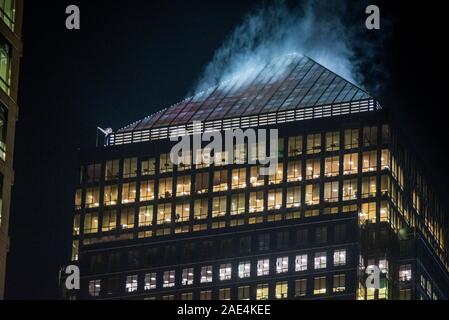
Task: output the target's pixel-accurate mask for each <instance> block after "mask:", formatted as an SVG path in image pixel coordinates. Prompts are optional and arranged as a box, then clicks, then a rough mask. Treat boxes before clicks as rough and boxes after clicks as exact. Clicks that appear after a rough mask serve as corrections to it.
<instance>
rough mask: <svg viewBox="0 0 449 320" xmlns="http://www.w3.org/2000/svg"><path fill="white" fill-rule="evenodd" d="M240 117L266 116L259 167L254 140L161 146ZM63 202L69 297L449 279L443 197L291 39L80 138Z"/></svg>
mask: <svg viewBox="0 0 449 320" xmlns="http://www.w3.org/2000/svg"><path fill="white" fill-rule="evenodd" d="M194 122H196V124H195V125H194V124H193V123H194ZM238 128H241V129H243V130H247V129H263V128H265V129H277V130H278V148H277V150H276V152H277V156H278V159H279V162H278V164H277V167H276V170H274V171H273V172H271V174H270V175H267V176H265V175H262V174H261V171H260V168H261V166H262V165H261V164H260V163H257V162H256V163H255V164H251V163H252V162H251V163H250V161H248V159H249V157H251V155H254V154H256V153H255V150H261V149H264V148H265V146H263V145H261V142H258V143H252V144H248V143H247V142H246V143H245V141H244V142H243V143H241V144H238V143H237V142H236V143H234V145H233V149H234V151H236V152H235V153H234V155H233V156H232V157H230V156H229V150H228V151H222V152H215V153H214V154H213V155H212V156H213V157H214V158H215V162H214V163H213V164H209V163H207V162H201V161H200V162H198V161H193V157H192V156H193V155H194V153H197V152H198V150H192V151H191V152H186V153H183V154H182V162H181V163H179V164H178V165H176V164H173V162H172V161H171V159H170V152H171V150H172V147H173V145H174V144H175V143H176V142H172V141H170V137H171V136H172V135H186V134H187V135H189V139H193V136H195V135H198V134H200V133H211V132H225V131H226V132H229V131H230V130H232V129H238ZM222 143H223V145H224V142H223V141H222ZM207 144H208V143H204V144H203V145H201V148H202V149H201V151H200V152H204V150H207ZM266 149H267V150H268V149H270V146H266ZM253 151H254V152H253ZM270 151H271V150H270ZM74 213H75V214H74V227H73V236H74V240H73V246H72V264H73V263H76V264H78V265H79V266H80V270H81V290H79V291H78V292H75V293H72V296H71V298H78V299H180V300H192V299H194V300H208V299H222V300H227V299H233V300H237V299H251V300H253V299H254V300H256V299H257V300H265V299H360V300H372V299H404V300H406V299H447V298H448V294H449V292H448V289H449V278H448V270H449V269H448V267H449V265H448V262H449V261H448V259H447V257H448V256H447V253H448V251H447V247H446V243H447V240H448V233H447V227H448V221H447V215H446V210H445V208H444V206H443V205H442V204H441V203H440V202H439V201H438V197H437V196H436V195H435V194H434V193H433V192H432V190H431V187H430V186H429V185H428V182H427V180H426V179H425V176H424V175H423V173H422V172H421V171H420V166H419V163H418V162H417V160H416V159H415V157H414V156H413V155H412V154H411V153H410V152H408V147H407V146H406V145H404V144H403V142H402V139H401V133H400V129H399V128H397V127H396V126H395V124H394V121H392V120H391V118H390V116H389V115H388V113H387V112H386V111H385V110H382V109H381V107H380V105H379V103H378V102H377V101H376V100H375V99H374V98H373V97H371V96H370V95H369V94H368V93H367V92H365V91H363V90H362V89H360V88H358V87H357V86H355V85H353V84H351V83H350V82H348V81H346V80H345V79H343V78H341V77H339V76H338V75H336V74H334V73H332V72H331V71H329V70H327V69H326V68H324V67H323V66H321V65H319V64H318V63H316V62H315V61H313V60H311V59H309V58H307V57H303V56H301V55H297V54H291V55H287V56H284V57H282V58H280V59H278V60H274V61H271V62H269V63H267V65H264V66H261V67H260V68H259V69H255V70H253V71H252V72H251V73H250V75H249V76H248V77H246V78H245V79H236V80H234V81H229V82H225V83H222V84H220V85H219V86H217V87H215V88H212V89H210V90H208V91H205V92H202V93H200V94H198V95H196V96H194V97H192V98H189V99H186V100H184V101H182V102H181V103H179V104H176V105H174V106H172V107H170V108H168V109H165V110H163V111H161V112H158V113H156V114H154V115H152V116H150V117H148V118H146V119H144V120H142V121H138V122H136V123H134V124H131V125H130V126H127V127H125V128H123V129H120V130H118V131H117V132H113V133H109V134H108V135H107V136H106V137H105V144H104V146H101V147H98V148H95V149H94V150H85V151H84V152H82V154H81V171H80V180H79V185H78V188H77V191H76V196H75V208H74ZM367 269H368V270H375V272H377V271H378V275H379V276H378V279H379V283H378V284H377V285H375V288H372V287H371V286H369V285H368V287H367V285H366V284H367V283H366V277H367V273H366V272H367Z"/></svg>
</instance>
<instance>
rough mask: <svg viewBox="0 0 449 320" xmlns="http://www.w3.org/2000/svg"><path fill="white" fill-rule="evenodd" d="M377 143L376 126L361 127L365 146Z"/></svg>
mask: <svg viewBox="0 0 449 320" xmlns="http://www.w3.org/2000/svg"><path fill="white" fill-rule="evenodd" d="M376 144H377V127H365V128H363V145H364V146H365V147H370V146H375V145H376Z"/></svg>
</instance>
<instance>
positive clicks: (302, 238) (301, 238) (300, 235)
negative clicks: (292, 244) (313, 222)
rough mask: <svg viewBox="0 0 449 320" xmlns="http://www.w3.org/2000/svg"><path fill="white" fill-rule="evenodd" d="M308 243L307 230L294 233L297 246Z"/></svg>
mask: <svg viewBox="0 0 449 320" xmlns="http://www.w3.org/2000/svg"><path fill="white" fill-rule="evenodd" d="M308 242H309V230H307V229H300V230H298V231H296V243H297V244H298V245H305V244H307V243H308Z"/></svg>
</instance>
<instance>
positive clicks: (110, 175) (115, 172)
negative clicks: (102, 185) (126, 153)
mask: <svg viewBox="0 0 449 320" xmlns="http://www.w3.org/2000/svg"><path fill="white" fill-rule="evenodd" d="M119 173H120V160H110V161H106V167H105V180H106V181H110V180H115V179H118V177H119Z"/></svg>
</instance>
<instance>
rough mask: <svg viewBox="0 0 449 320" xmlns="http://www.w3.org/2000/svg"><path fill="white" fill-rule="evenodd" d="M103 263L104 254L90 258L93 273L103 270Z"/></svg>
mask: <svg viewBox="0 0 449 320" xmlns="http://www.w3.org/2000/svg"><path fill="white" fill-rule="evenodd" d="M103 267H104V265H103V256H102V255H93V256H92V257H91V258H90V271H91V272H93V273H97V272H100V271H102V269H103Z"/></svg>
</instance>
